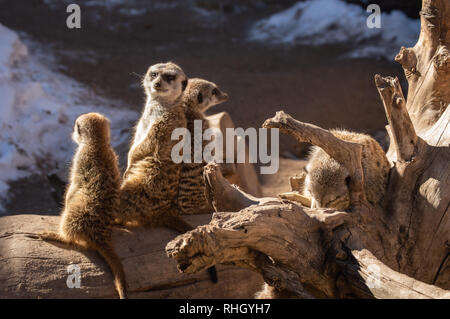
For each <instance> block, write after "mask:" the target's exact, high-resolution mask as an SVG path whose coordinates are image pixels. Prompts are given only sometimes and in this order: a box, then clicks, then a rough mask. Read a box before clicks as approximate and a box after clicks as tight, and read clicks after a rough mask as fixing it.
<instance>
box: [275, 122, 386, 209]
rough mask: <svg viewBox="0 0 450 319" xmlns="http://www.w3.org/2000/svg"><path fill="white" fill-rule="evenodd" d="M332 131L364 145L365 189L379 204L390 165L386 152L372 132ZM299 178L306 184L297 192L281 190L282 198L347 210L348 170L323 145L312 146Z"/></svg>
mask: <svg viewBox="0 0 450 319" xmlns="http://www.w3.org/2000/svg"><path fill="white" fill-rule="evenodd" d="M330 132H331V133H332V134H333V135H334V136H336V137H337V138H340V139H342V140H344V141H348V142H353V143H358V144H360V145H362V163H361V164H362V168H363V173H364V190H365V193H366V196H367V200H368V201H369V202H370V203H371V204H374V205H375V204H377V203H378V202H379V201H380V200H381V198H382V197H383V195H384V192H385V188H386V185H387V181H388V175H389V169H390V165H389V161H388V159H387V157H386V154H385V152H384V151H383V149H382V148H381V146H380V145H379V144H378V142H377V141H375V139H373V138H372V137H370V136H369V135H366V134H361V133H355V132H349V131H346V130H330ZM297 179H298V180H303V187H301V188H299V189H298V190H297V192H289V193H283V194H280V197H281V198H285V199H290V200H294V201H297V202H300V203H302V204H303V205H305V206H308V207H311V208H322V207H327V208H333V209H339V210H346V209H347V208H348V207H349V205H350V196H349V189H348V184H349V182H350V176H349V173H348V171H347V169H346V168H345V167H344V166H342V165H341V164H339V163H338V162H337V161H336V160H335V159H333V158H332V157H330V156H329V155H328V154H327V153H326V152H325V151H324V150H322V149H321V148H320V147H317V146H313V148H312V151H311V153H310V156H309V158H308V163H307V164H306V166H305V169H304V172H302V173H301V174H300V176H299V177H297Z"/></svg>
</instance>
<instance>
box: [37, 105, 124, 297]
mask: <svg viewBox="0 0 450 319" xmlns="http://www.w3.org/2000/svg"><path fill="white" fill-rule="evenodd" d="M73 140H74V141H75V142H76V143H77V144H78V149H77V151H76V153H75V156H74V158H73V161H72V168H71V171H70V182H69V187H68V188H67V191H66V195H65V203H64V209H63V211H62V218H61V223H60V231H59V232H58V233H57V232H47V231H44V232H41V233H39V237H40V238H41V239H43V240H50V241H56V242H60V243H63V244H67V245H71V246H75V247H77V248H84V249H93V250H96V251H97V252H98V253H99V254H100V255H101V256H102V257H103V258H104V259H105V261H106V262H107V263H108V265H109V267H110V268H111V271H112V273H113V275H114V278H115V285H116V289H117V292H118V293H119V296H120V298H121V299H124V298H127V289H126V281H125V273H124V270H123V267H122V263H121V262H120V259H119V257H118V256H117V254H116V253H115V251H114V248H113V245H112V242H111V232H112V225H113V221H114V217H115V216H116V214H117V210H118V209H119V187H120V173H119V168H118V161H117V156H116V154H115V153H114V150H113V149H112V147H111V146H110V128H109V121H108V119H107V118H106V117H104V116H103V115H101V114H98V113H87V114H84V115H81V116H80V117H78V119H77V120H76V121H75V126H74V132H73Z"/></svg>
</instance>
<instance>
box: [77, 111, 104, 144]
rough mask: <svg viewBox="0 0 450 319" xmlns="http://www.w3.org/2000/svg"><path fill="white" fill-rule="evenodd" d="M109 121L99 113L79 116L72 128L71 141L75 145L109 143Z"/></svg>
mask: <svg viewBox="0 0 450 319" xmlns="http://www.w3.org/2000/svg"><path fill="white" fill-rule="evenodd" d="M109 132H110V129H109V120H108V119H107V118H106V117H105V116H103V115H101V114H99V113H86V114H82V115H80V116H79V117H78V118H77V119H76V120H75V124H74V128H73V134H72V139H73V140H74V141H75V142H76V143H77V144H83V143H91V142H93V141H101V142H104V143H109V139H110V136H109V134H110V133H109Z"/></svg>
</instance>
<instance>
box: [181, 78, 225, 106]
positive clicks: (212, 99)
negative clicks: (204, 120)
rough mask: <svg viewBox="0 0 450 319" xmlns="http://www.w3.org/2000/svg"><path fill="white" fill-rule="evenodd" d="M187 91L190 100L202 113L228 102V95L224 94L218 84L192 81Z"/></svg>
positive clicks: (200, 80) (189, 82)
mask: <svg viewBox="0 0 450 319" xmlns="http://www.w3.org/2000/svg"><path fill="white" fill-rule="evenodd" d="M186 91H187V94H188V95H189V99H191V101H193V102H194V103H193V104H195V105H197V106H198V109H199V111H201V112H205V111H206V110H207V109H209V108H210V107H211V106H214V105H217V104H220V103H223V102H226V101H227V100H228V94H226V93H224V92H222V91H221V90H220V89H219V87H218V86H217V85H216V84H214V83H212V82H209V81H206V80H202V79H190V80H189V81H188V88H187V89H186ZM191 104H192V103H191Z"/></svg>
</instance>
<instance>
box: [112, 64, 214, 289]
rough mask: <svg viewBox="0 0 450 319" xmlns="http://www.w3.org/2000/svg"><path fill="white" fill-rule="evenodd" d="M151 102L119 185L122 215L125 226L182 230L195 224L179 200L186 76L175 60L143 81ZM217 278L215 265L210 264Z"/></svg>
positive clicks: (119, 220)
mask: <svg viewBox="0 0 450 319" xmlns="http://www.w3.org/2000/svg"><path fill="white" fill-rule="evenodd" d="M143 86H144V89H145V92H146V95H147V102H146V106H145V109H144V111H143V114H142V116H141V118H140V120H139V123H138V125H137V127H136V133H135V136H134V139H133V144H132V146H131V148H130V151H129V154H128V167H127V170H126V171H125V173H124V178H123V182H122V185H121V188H120V216H119V217H118V218H117V219H116V222H117V223H119V224H124V225H129V224H131V225H141V226H154V227H156V226H161V227H168V228H170V229H173V230H175V231H178V232H180V233H185V232H187V231H189V230H192V229H193V227H192V226H191V225H190V224H189V223H187V222H186V221H185V220H183V219H182V217H181V216H180V215H179V211H178V207H177V205H176V199H177V195H178V185H179V180H180V172H181V167H182V164H181V163H175V162H174V161H173V160H172V157H171V154H172V148H173V147H174V146H175V144H176V143H178V142H177V141H176V140H172V138H171V137H172V132H173V131H174V130H175V129H176V128H186V116H185V109H184V107H183V103H182V92H183V91H184V90H185V89H186V86H187V77H186V75H185V74H184V72H183V70H182V69H181V68H180V67H179V66H178V65H176V64H174V63H171V62H169V63H159V64H155V65H153V66H151V67H150V68H149V69H148V71H147V73H146V75H145V77H144V80H143ZM208 271H209V273H210V276H211V280H212V281H213V282H217V273H216V269H215V267H211V268H209V269H208Z"/></svg>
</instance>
